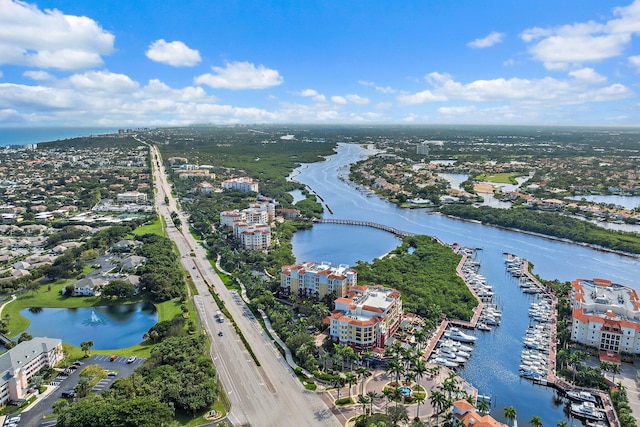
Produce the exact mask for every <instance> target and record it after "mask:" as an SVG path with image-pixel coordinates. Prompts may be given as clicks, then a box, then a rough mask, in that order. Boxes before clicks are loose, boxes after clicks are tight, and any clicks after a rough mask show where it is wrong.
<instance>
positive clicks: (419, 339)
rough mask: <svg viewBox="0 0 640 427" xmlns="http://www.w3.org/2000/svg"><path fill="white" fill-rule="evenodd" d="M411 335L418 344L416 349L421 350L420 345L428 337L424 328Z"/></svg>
mask: <svg viewBox="0 0 640 427" xmlns="http://www.w3.org/2000/svg"><path fill="white" fill-rule="evenodd" d="M413 337H414V338H415V340H416V343H417V344H418V346H417V347H418V351H421V350H422V345H423V344H424V343H426V342H427V340H428V339H429V337H428V336H427V333H426V332H425V330H424V329H420V330H419V331H418V332H416V333H415V334H414V335H413Z"/></svg>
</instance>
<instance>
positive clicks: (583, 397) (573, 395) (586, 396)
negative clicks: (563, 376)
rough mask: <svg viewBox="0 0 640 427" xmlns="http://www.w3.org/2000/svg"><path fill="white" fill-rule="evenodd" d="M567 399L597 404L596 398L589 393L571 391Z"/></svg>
mask: <svg viewBox="0 0 640 427" xmlns="http://www.w3.org/2000/svg"><path fill="white" fill-rule="evenodd" d="M567 397H568V398H569V399H571V400H578V401H580V402H591V403H596V397H595V396H594V395H593V394H591V393H589V392H588V391H577V390H571V391H568V392H567Z"/></svg>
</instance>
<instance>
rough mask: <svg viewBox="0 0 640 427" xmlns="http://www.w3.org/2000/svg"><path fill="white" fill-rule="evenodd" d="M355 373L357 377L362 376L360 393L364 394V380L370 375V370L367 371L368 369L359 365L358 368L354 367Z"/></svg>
mask: <svg viewBox="0 0 640 427" xmlns="http://www.w3.org/2000/svg"><path fill="white" fill-rule="evenodd" d="M356 374H357V375H358V378H362V389H361V391H360V393H361V394H364V381H365V379H366V378H367V377H370V376H371V372H369V370H368V369H367V368H365V367H364V366H360V367H359V368H358V369H356Z"/></svg>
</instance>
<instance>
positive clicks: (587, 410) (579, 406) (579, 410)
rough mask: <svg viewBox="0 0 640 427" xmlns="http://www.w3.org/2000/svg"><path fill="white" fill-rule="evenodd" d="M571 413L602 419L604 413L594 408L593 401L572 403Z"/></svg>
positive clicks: (591, 418)
mask: <svg viewBox="0 0 640 427" xmlns="http://www.w3.org/2000/svg"><path fill="white" fill-rule="evenodd" d="M571 413H572V414H573V415H575V416H576V417H583V418H586V419H588V420H602V419H604V413H603V412H602V411H600V409H598V408H596V405H595V404H594V403H593V402H582V403H572V404H571Z"/></svg>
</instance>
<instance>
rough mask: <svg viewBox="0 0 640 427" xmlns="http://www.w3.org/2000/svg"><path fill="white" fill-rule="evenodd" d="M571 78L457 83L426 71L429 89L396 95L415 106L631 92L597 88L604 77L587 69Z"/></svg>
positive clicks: (565, 100)
mask: <svg viewBox="0 0 640 427" xmlns="http://www.w3.org/2000/svg"><path fill="white" fill-rule="evenodd" d="M569 75H570V77H572V78H571V79H566V80H561V79H554V78H551V77H544V78H541V79H520V78H510V79H505V78H496V79H492V80H475V81H472V82H470V83H467V84H463V83H460V82H457V81H455V80H454V79H453V77H452V76H451V75H449V74H442V73H435V72H434V73H430V74H428V75H427V76H425V80H426V81H427V83H429V84H430V85H431V86H432V88H431V89H426V90H423V91H421V92H417V93H414V94H402V95H400V96H399V97H398V102H399V103H400V104H401V105H417V104H424V103H427V102H436V101H447V100H451V99H460V100H466V101H475V102H507V101H520V102H543V101H544V102H546V101H553V102H555V103H557V104H564V105H567V104H579V103H587V102H602V101H611V100H614V99H623V98H627V97H629V96H631V95H632V92H631V90H630V89H629V88H627V87H626V86H624V85H621V84H614V85H611V86H608V87H607V86H605V87H600V86H599V84H602V83H605V82H606V78H604V77H603V76H601V75H599V74H598V73H596V72H595V71H594V70H593V69H591V68H583V69H580V70H576V71H573V72H571V73H569Z"/></svg>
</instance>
